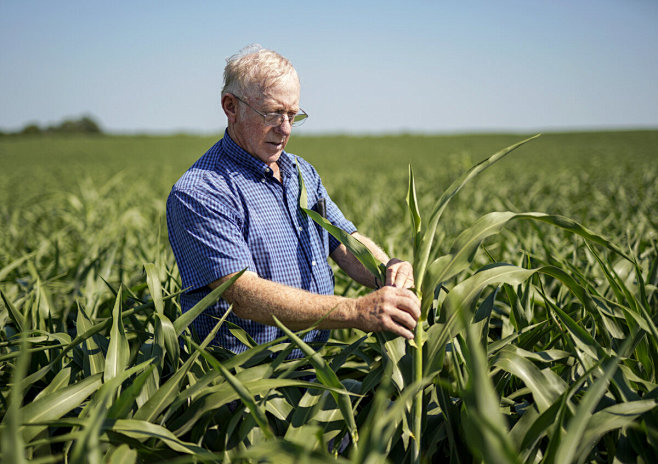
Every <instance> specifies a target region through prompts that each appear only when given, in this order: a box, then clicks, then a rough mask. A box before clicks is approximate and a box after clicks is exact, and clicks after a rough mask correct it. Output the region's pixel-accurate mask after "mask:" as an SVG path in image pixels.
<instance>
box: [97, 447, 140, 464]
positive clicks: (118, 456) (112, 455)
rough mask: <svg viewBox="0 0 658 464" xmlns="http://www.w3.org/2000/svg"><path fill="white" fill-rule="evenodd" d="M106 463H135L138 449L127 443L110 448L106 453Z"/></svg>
mask: <svg viewBox="0 0 658 464" xmlns="http://www.w3.org/2000/svg"><path fill="white" fill-rule="evenodd" d="M104 462H105V463H106V464H135V463H136V462H137V451H135V450H134V449H130V447H129V446H128V445H126V444H125V443H124V444H123V445H119V446H118V447H117V448H113V449H110V450H109V451H108V452H107V454H106V455H105V459H104Z"/></svg>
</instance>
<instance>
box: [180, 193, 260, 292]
mask: <svg viewBox="0 0 658 464" xmlns="http://www.w3.org/2000/svg"><path fill="white" fill-rule="evenodd" d="M242 225H243V224H242V219H241V217H240V214H239V212H238V211H236V209H235V208H233V207H231V206H230V204H228V203H225V202H222V201H221V198H212V197H210V196H205V195H203V194H200V193H191V192H188V191H185V190H177V189H174V190H172V192H171V193H170V195H169V198H168V199H167V230H168V232H169V241H170V243H171V247H172V249H173V251H174V256H175V258H176V262H177V263H178V268H179V272H180V274H181V280H182V284H183V287H184V288H186V289H188V291H194V290H198V289H200V288H203V287H205V286H206V285H208V284H209V283H211V282H214V281H215V280H217V279H219V278H221V277H224V276H226V275H229V274H233V273H235V272H238V271H241V270H242V269H245V268H246V269H249V270H253V271H255V270H256V267H255V265H254V262H253V259H252V255H251V252H250V250H249V247H248V246H247V243H246V241H245V239H244V236H243V234H242Z"/></svg>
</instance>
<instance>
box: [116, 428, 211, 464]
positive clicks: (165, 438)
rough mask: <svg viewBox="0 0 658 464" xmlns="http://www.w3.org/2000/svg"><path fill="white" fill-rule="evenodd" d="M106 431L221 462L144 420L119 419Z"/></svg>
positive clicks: (199, 448) (201, 449) (208, 453)
mask: <svg viewBox="0 0 658 464" xmlns="http://www.w3.org/2000/svg"><path fill="white" fill-rule="evenodd" d="M105 430H106V431H107V430H112V431H113V432H117V433H121V434H123V435H126V436H128V437H131V438H135V439H137V440H140V441H141V440H147V439H151V438H154V439H156V440H159V441H161V442H163V443H164V444H165V445H167V446H168V447H169V448H171V449H172V450H174V451H178V452H181V453H186V454H191V455H195V456H197V457H198V458H200V459H208V460H211V461H219V460H220V459H219V456H217V455H215V454H214V453H212V452H210V451H208V450H206V449H204V448H201V447H200V446H197V445H195V444H194V443H188V442H184V441H182V440H180V439H179V438H177V437H176V435H174V434H173V433H171V432H170V431H169V430H167V429H166V428H165V427H162V426H160V425H156V424H152V423H150V422H147V421H143V420H135V419H118V420H116V421H114V423H110V424H107V423H106V426H105Z"/></svg>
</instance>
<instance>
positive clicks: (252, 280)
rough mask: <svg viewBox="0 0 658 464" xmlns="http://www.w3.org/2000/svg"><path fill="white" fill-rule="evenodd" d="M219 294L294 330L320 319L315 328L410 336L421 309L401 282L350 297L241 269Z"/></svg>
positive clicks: (244, 314) (242, 311) (247, 313)
mask: <svg viewBox="0 0 658 464" xmlns="http://www.w3.org/2000/svg"><path fill="white" fill-rule="evenodd" d="M231 276H232V275H228V276H226V277H223V278H221V279H219V280H217V281H215V282H213V283H211V284H210V287H211V288H215V287H217V286H218V285H220V284H221V283H222V282H224V281H225V280H227V279H229V278H230V277H231ZM223 297H224V298H225V299H226V300H227V301H228V302H229V303H231V304H232V305H233V310H234V312H235V314H236V315H237V316H238V317H240V318H242V319H249V320H252V321H256V322H260V323H263V324H268V325H275V322H274V318H273V316H276V318H277V319H279V320H280V321H281V322H283V323H284V324H285V325H286V326H287V327H289V328H291V329H293V330H300V329H306V328H308V327H310V326H312V325H314V324H316V323H317V322H318V321H320V320H321V321H320V322H319V324H318V325H317V327H318V328H319V329H342V328H355V329H360V330H363V331H365V332H373V331H375V332H380V331H389V332H392V333H394V334H396V335H400V336H403V337H406V338H409V339H411V338H413V336H414V335H413V328H414V327H415V326H416V321H417V320H418V317H419V315H420V302H419V301H418V298H417V297H416V295H415V294H413V293H412V292H410V291H409V290H406V289H404V288H402V287H398V288H396V287H393V286H387V287H383V288H382V289H380V290H378V291H376V292H372V293H370V294H368V295H365V296H362V297H359V298H356V299H353V298H344V297H339V296H334V295H318V294H315V293H310V292H307V291H305V290H300V289H297V288H293V287H289V286H287V285H283V284H279V283H276V282H272V281H269V280H266V279H262V278H260V277H258V275H256V274H255V273H254V272H245V273H244V274H243V275H242V276H241V277H240V278H239V279H238V280H236V281H235V283H234V284H233V285H232V286H231V287H230V288H228V289H227V290H226V291H225V292H224V295H223Z"/></svg>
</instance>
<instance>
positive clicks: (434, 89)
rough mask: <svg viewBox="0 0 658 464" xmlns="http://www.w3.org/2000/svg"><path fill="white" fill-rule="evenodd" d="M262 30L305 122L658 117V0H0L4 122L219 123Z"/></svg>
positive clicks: (591, 122) (345, 126)
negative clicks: (228, 78) (247, 51)
mask: <svg viewBox="0 0 658 464" xmlns="http://www.w3.org/2000/svg"><path fill="white" fill-rule="evenodd" d="M254 42H256V43H260V44H262V45H263V46H265V47H267V48H272V49H274V50H277V51H279V52H280V53H282V54H283V55H285V56H286V57H288V58H289V59H290V60H291V61H292V62H293V64H294V65H295V67H296V68H297V70H298V72H299V75H300V77H301V81H302V98H301V103H302V108H304V109H305V110H306V111H307V112H308V113H309V114H310V118H309V120H308V122H307V123H305V125H304V126H302V127H300V128H299V129H296V131H298V132H299V133H308V134H310V133H339V132H340V133H358V134H363V133H384V132H403V131H404V132H423V133H426V132H432V133H445V132H470V131H492V132H495V131H522V132H531V131H551V130H580V129H609V128H636V127H638V128H642V127H651V128H656V127H658V52H657V50H658V1H656V0H571V1H566V0H565V1H563V0H550V1H549V0H545V1H537V0H516V1H512V0H499V1H484V0H482V1H475V0H474V1H468V0H463V1H434V2H430V1H416V0H408V1H405V2H393V1H362V2H359V1H342V0H339V1H332V2H264V1H248V0H247V1H240V2H237V1H233V2H211V1H185V2H183V1H180V2H173V1H171V2H170V1H148V0H145V1H131V2H127V1H113V2H99V1H81V0H70V1H53V0H51V1H31V0H23V1H18V0H14V1H12V0H0V129H2V130H16V129H19V128H20V127H22V126H23V125H25V124H26V123H29V122H36V123H38V124H42V125H45V124H52V123H56V122H58V121H61V120H62V119H63V118H70V117H79V116H80V115H82V114H90V115H92V116H94V117H95V118H96V119H97V120H98V121H99V122H100V123H101V125H102V126H103V128H104V129H106V130H108V131H113V132H126V133H134V132H154V133H167V132H177V131H188V132H196V133H217V132H219V131H221V130H223V128H224V127H225V118H224V116H223V114H222V113H221V109H220V108H219V89H220V88H221V76H222V70H223V67H224V64H225V59H226V57H228V56H230V55H232V54H233V53H235V52H236V51H237V50H239V49H240V48H241V47H243V46H245V45H247V44H249V43H254Z"/></svg>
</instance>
